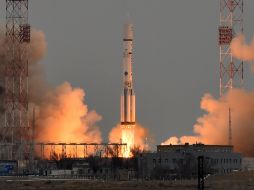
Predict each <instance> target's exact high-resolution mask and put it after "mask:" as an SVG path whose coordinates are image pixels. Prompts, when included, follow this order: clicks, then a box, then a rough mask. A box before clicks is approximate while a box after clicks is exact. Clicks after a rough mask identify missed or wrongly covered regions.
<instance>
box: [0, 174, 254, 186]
mask: <svg viewBox="0 0 254 190" xmlns="http://www.w3.org/2000/svg"><path fill="white" fill-rule="evenodd" d="M90 189H91V190H125V189H126V190H146V189H148V190H153V189H156V190H162V189H170V190H187V189H188V190H192V189H193V190H196V189H197V181H196V180H189V181H117V182H112V181H100V180H87V179H71V180H70V179H56V178H54V179H47V178H39V177H12V178H10V177H0V190H90ZM205 189H209V190H229V189H230V190H249V189H254V171H253V172H237V173H234V174H230V175H226V176H211V177H209V178H207V180H206V182H205Z"/></svg>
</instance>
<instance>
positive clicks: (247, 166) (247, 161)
mask: <svg viewBox="0 0 254 190" xmlns="http://www.w3.org/2000/svg"><path fill="white" fill-rule="evenodd" d="M242 170H243V171H254V157H245V158H243V161H242Z"/></svg>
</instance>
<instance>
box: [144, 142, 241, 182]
mask: <svg viewBox="0 0 254 190" xmlns="http://www.w3.org/2000/svg"><path fill="white" fill-rule="evenodd" d="M199 156H202V157H204V163H203V164H204V172H205V174H204V175H208V174H227V173H230V172H232V171H240V170H241V162H242V156H241V154H239V153H235V152H234V151H233V146H230V145H204V144H193V145H189V144H188V143H186V144H184V145H158V146H157V152H147V153H141V154H140V156H139V172H140V175H141V176H142V177H143V178H148V179H155V178H156V179H162V178H163V179H175V178H193V177H198V159H197V158H198V157H199Z"/></svg>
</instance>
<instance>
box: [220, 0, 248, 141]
mask: <svg viewBox="0 0 254 190" xmlns="http://www.w3.org/2000/svg"><path fill="white" fill-rule="evenodd" d="M241 33H243V0H220V26H219V47H220V96H222V95H224V94H225V93H227V92H228V91H229V90H231V89H233V88H241V87H243V78H244V77H243V61H240V60H238V59H236V58H234V57H233V55H232V52H231V48H230V43H231V41H232V39H233V38H234V37H236V36H237V35H238V34H241ZM231 111H232V110H231V108H229V122H228V123H229V129H228V133H229V134H228V144H229V145H231V144H232V126H231V125H232V120H231Z"/></svg>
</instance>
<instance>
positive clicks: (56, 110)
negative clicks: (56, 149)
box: [0, 30, 101, 143]
mask: <svg viewBox="0 0 254 190" xmlns="http://www.w3.org/2000/svg"><path fill="white" fill-rule="evenodd" d="M4 42H5V36H4V34H1V37H0V62H1V64H0V65H1V66H2V65H4V61H5V57H6V55H7V54H6V53H5V52H6V45H5V43H4ZM24 48H27V52H28V59H29V109H30V111H32V109H33V108H35V110H36V128H35V138H36V141H39V142H72V143H82V142H87V143H89V142H95V143H100V142H101V133H100V131H99V128H98V127H97V126H96V123H97V122H98V121H100V120H101V116H100V115H98V114H97V113H96V111H89V110H88V107H87V105H86V104H85V102H84V98H85V92H84V90H82V89H81V88H74V87H72V86H71V85H70V83H68V82H64V83H63V84H61V85H59V86H57V87H52V86H50V85H49V84H48V83H47V82H46V80H45V76H44V72H43V65H42V64H41V63H39V61H40V60H41V59H42V58H43V57H44V55H45V54H46V50H47V44H46V41H45V36H44V33H43V32H41V31H38V30H32V33H31V42H30V43H29V44H27V45H24ZM1 76H3V75H1ZM31 116H32V114H31ZM31 120H32V117H31Z"/></svg>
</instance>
